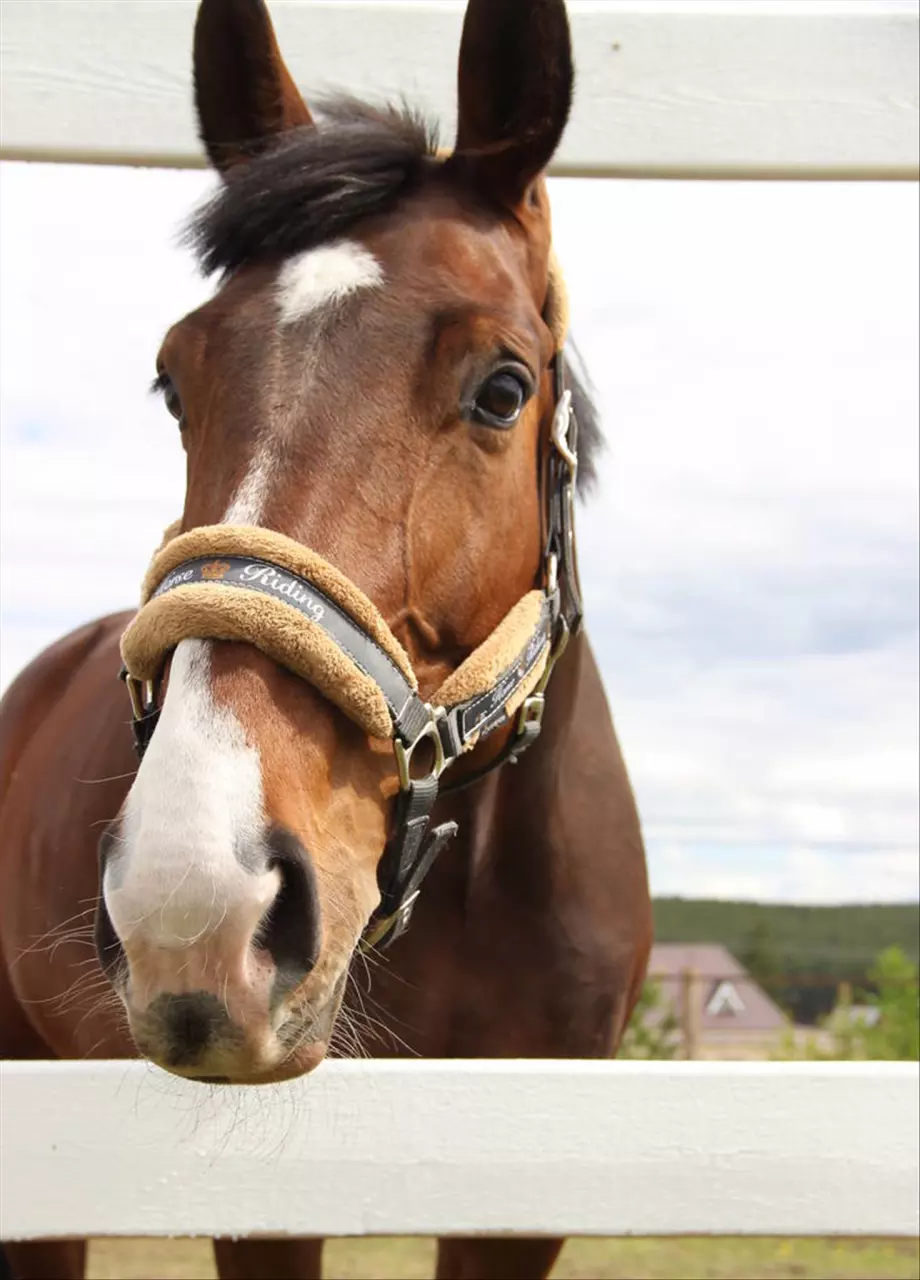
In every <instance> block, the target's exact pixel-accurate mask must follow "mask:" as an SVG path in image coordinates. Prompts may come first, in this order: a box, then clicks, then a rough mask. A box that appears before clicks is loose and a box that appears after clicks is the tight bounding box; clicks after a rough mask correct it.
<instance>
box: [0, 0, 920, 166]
mask: <svg viewBox="0 0 920 1280" xmlns="http://www.w3.org/2000/svg"><path fill="white" fill-rule="evenodd" d="M269 3H270V7H271V11H272V14H273V17H274V20H275V26H276V28H277V30H278V38H279V42H280V45H281V48H282V50H283V52H284V54H285V57H286V58H287V60H288V63H289V65H290V67H291V70H292V72H293V74H294V78H295V80H297V81H298V83H299V84H301V85H303V86H304V87H305V88H306V89H307V90H308V91H309V90H311V89H312V90H313V91H314V92H316V91H317V90H318V89H322V88H330V87H336V86H337V87H344V88H348V89H351V90H353V91H355V92H357V93H359V94H362V95H383V96H390V97H395V96H397V95H399V94H400V93H405V94H406V95H408V96H409V97H410V98H411V99H413V100H414V101H417V102H418V103H419V104H420V105H422V106H425V107H427V108H429V109H431V110H433V111H434V112H436V113H437V115H438V116H439V117H440V118H441V119H442V120H443V121H444V125H445V127H444V137H445V139H446V140H447V139H449V138H450V137H451V136H452V133H453V118H454V93H455V83H456V60H457V48H458V44H459V34H460V24H461V20H462V15H463V9H464V5H463V3H461V2H457V3H454V2H452V0H447V2H446V3H444V2H442V0H408V2H406V0H400V2H392V0H269ZM195 8H196V4H195V0H168V3H164V0H3V6H2V57H3V76H2V154H3V155H4V156H7V157H16V156H18V157H22V158H31V159H56V160H71V161H73V160H100V161H106V162H109V163H115V164H163V165H180V166H187V165H198V164H201V163H203V158H202V153H201V148H200V146H199V143H198V140H197V138H196V135H195V127H194V121H193V117H192V110H191V94H190V87H189V72H190V62H191V53H190V50H191V32H192V24H193V22H194V15H195ZM569 8H570V12H571V22H572V30H573V35H574V40H575V56H576V64H577V68H578V89H577V99H576V105H575V110H574V112H573V116H572V122H571V125H570V127H569V129H568V131H567V133H566V136H565V141H564V143H563V147H562V150H561V152H560V155H559V157H558V159H557V163H556V165H555V172H557V173H569V174H572V173H578V174H597V175H606V176H613V175H621V176H629V177H688V178H700V177H717V178H745V177H761V178H763V177H789V178H915V177H916V176H917V172H918V166H920V155H918V152H920V143H918V129H917V98H918V88H917V84H918V56H920V55H918V15H917V10H916V6H915V5H912V4H910V3H909V2H908V3H905V2H904V0H759V2H756V3H752V2H751V0H747V2H744V0H742V2H739V0H703V2H700V0H652V2H649V0H646V2H645V3H641V2H640V3H636V2H635V0H633V3H618V2H611V0H599V2H598V0H589V2H586V3H585V2H580V0H573V2H571V3H570V5H569Z"/></svg>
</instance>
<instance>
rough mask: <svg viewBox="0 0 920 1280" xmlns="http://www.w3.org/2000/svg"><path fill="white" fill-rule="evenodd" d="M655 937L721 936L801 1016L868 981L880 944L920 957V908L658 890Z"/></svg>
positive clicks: (825, 1008)
mask: <svg viewBox="0 0 920 1280" xmlns="http://www.w3.org/2000/svg"><path fill="white" fill-rule="evenodd" d="M653 905H654V914H655V939H656V941H657V942H721V943H722V944H723V946H725V947H727V948H728V950H729V951H730V952H731V953H732V955H734V956H735V957H736V958H737V959H738V960H740V961H741V963H742V964H743V965H745V967H746V968H747V969H748V970H749V971H750V972H751V973H752V974H753V975H754V976H755V977H756V978H757V979H758V981H759V982H760V983H761V984H762V985H763V986H764V987H766V988H767V990H768V991H769V992H770V994H771V995H773V996H774V998H775V999H777V1000H779V1001H780V1003H781V1004H783V1005H784V1006H785V1007H786V1008H787V1009H788V1010H789V1011H790V1012H791V1013H793V1014H794V1015H795V1017H796V1018H797V1019H798V1020H799V1021H803V1022H813V1021H815V1019H816V1018H818V1017H820V1016H821V1015H822V1014H823V1013H827V1012H829V1010H830V1009H831V1008H832V1007H833V1004H834V1000H835V997H836V990H837V984H838V983H840V982H850V983H852V984H853V985H854V986H855V987H857V988H860V987H863V988H864V987H867V986H868V985H869V983H868V979H867V976H866V975H867V972H868V970H869V969H870V968H871V966H872V963H873V961H874V960H875V958H876V956H877V955H878V954H879V952H880V951H884V949H885V948H886V947H891V946H898V947H900V948H901V949H902V951H904V952H905V954H906V955H908V956H909V957H910V958H911V959H912V960H913V962H914V963H915V964H918V963H920V909H918V907H917V906H914V905H911V904H909V903H908V904H904V905H901V904H896V905H887V904H885V905H874V906H843V907H792V906H786V905H784V904H781V903H776V904H772V903H754V902H723V901H717V900H712V899H705V898H699V899H690V898H656V899H655V901H654V904H653Z"/></svg>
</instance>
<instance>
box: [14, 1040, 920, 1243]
mask: <svg viewBox="0 0 920 1280" xmlns="http://www.w3.org/2000/svg"><path fill="white" fill-rule="evenodd" d="M918 1097H920V1093H918V1069H917V1065H916V1064H900V1063H638V1062H634V1063H630V1062H623V1063H597V1062H543V1061H541V1062H522V1061H510V1062H455V1061H444V1062H442V1061H433V1062H393V1061H386V1062H381V1061H378V1062H334V1063H328V1064H326V1065H324V1066H323V1067H321V1068H320V1069H319V1071H318V1072H317V1073H316V1074H315V1075H312V1076H310V1077H307V1078H305V1079H301V1080H298V1081H294V1082H292V1083H290V1084H286V1085H279V1086H276V1087H275V1088H272V1089H269V1090H245V1089H242V1090H236V1089H229V1090H227V1089H214V1090H212V1089H208V1088H207V1087H206V1086H201V1085H192V1084H186V1083H184V1082H182V1081H178V1080H176V1079H175V1078H173V1077H170V1076H167V1075H165V1074H164V1073H162V1072H159V1071H157V1070H155V1069H153V1068H151V1067H149V1066H146V1065H145V1064H143V1063H141V1062H131V1063H125V1062H101V1063H98V1062H97V1063H35V1062H28V1063H12V1062H10V1063H4V1064H2V1069H0V1108H2V1109H0V1128H2V1134H3V1141H2V1148H0V1151H2V1155H0V1185H2V1187H3V1194H2V1197H0V1237H2V1238H6V1239H19V1238H32V1237H38V1236H68V1235H127V1236H133V1235H185V1234H189V1235H194V1234H200V1235H256V1234H261V1233H268V1234H280V1235H283V1234H286V1233H293V1234H302V1235H388V1234H404V1233H405V1234H418V1235H437V1234H442V1235H451V1234H455V1235H456V1234H469V1233H490V1232H515V1233H531V1234H533V1233H536V1234H557V1233H558V1234H563V1235H625V1234H636V1235H682V1234H701V1233H712V1234H739V1233H740V1234H745V1233H751V1234H758V1235H772V1234H789V1235H831V1234H841V1235H860V1234H863V1235H904V1236H910V1235H916V1234H917V1232H918V1229H920V1222H918V1214H920V1211H918V1141H920V1139H918V1120H920V1105H918Z"/></svg>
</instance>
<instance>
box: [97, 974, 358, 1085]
mask: <svg viewBox="0 0 920 1280" xmlns="http://www.w3.org/2000/svg"><path fill="white" fill-rule="evenodd" d="M346 975H347V970H343V972H342V973H341V974H340V975H339V977H338V979H337V980H336V981H335V982H334V984H333V985H332V988H331V990H330V989H329V988H327V993H328V994H326V995H325V997H324V998H323V997H321V998H320V999H319V1000H315V1002H314V1003H307V1002H306V1001H301V1002H299V1003H293V1004H287V1003H286V1002H285V1004H283V1005H282V1006H280V1007H279V1006H275V1007H274V1008H272V1007H271V1005H270V1004H266V1005H265V1007H264V1008H259V1009H256V1008H255V1007H254V1006H253V1005H250V1006H249V1008H248V1010H247V1013H248V1016H246V1017H241V1018H237V1019H234V1018H233V1017H232V1016H231V1012H230V1009H231V1007H232V1006H230V1005H228V1002H227V1001H226V1000H220V999H218V998H217V997H216V996H215V995H214V994H213V993H211V992H207V991H203V990H195V991H190V992H165V993H161V994H160V995H159V996H158V997H157V998H156V999H154V1000H153V1001H152V1002H151V1003H150V1004H149V1005H148V1006H147V1007H146V1008H145V1009H144V1010H143V1011H138V1010H137V1009H135V1008H132V1004H131V1000H130V996H129V995H128V993H127V992H123V993H122V999H123V1000H124V1003H125V1007H126V1010H127V1013H128V1021H129V1025H130V1027H131V1033H132V1035H133V1037H134V1042H135V1044H136V1046H137V1049H138V1050H139V1052H140V1054H141V1055H142V1056H143V1057H145V1058H148V1059H149V1060H150V1061H151V1062H152V1063H154V1065H156V1066H159V1067H162V1068H163V1069H164V1070H165V1071H169V1072H171V1073H172V1074H173V1075H177V1076H181V1077H182V1078H183V1079H186V1080H196V1081H200V1082H202V1083H206V1084H277V1083H278V1082H279V1081H283V1080H291V1079H293V1078H295V1077H296V1076H301V1075H305V1074H307V1073H308V1072H310V1071H313V1070H315V1068H316V1067H318V1066H319V1064H320V1063H321V1062H322V1060H323V1058H325V1056H326V1053H327V1051H328V1047H329V1042H330V1039H331V1038H332V1031H333V1026H334V1024H335V1019H336V1016H337V1014H338V1012H339V1008H340V1006H341V1002H342V995H343V992H344V988H345V979H346ZM295 999H296V996H295Z"/></svg>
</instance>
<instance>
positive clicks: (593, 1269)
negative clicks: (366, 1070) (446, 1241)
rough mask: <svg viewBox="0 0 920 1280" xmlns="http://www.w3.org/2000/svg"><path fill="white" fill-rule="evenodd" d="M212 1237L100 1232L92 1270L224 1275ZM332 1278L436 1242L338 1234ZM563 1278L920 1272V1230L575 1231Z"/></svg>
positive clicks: (428, 1272) (384, 1276) (836, 1277)
mask: <svg viewBox="0 0 920 1280" xmlns="http://www.w3.org/2000/svg"><path fill="white" fill-rule="evenodd" d="M216 1274H217V1273H216V1271H215V1270H214V1262H213V1256H212V1253H211V1246H210V1243H209V1242H208V1241H206V1240H94V1241H92V1243H91V1245H90V1257H89V1268H88V1271H87V1278H88V1280H215V1277H216ZM324 1274H325V1277H326V1280H395V1278H396V1277H399V1280H429V1277H431V1276H432V1275H433V1274H434V1242H433V1241H431V1240H418V1239H408V1238H406V1239H386V1240H385V1239H370V1240H332V1241H330V1242H329V1244H328V1245H327V1246H326V1252H325V1268H324ZM554 1280H920V1243H918V1241H916V1240H849V1239H848V1240H813V1239H807V1240H799V1239H796V1240H786V1239H780V1238H774V1237H766V1238H756V1237H753V1238H752V1237H746V1238H735V1237H731V1238H716V1239H707V1238H703V1237H690V1238H677V1239H655V1240H646V1239H641V1240H638V1239H630V1240H609V1239H597V1240H595V1239H591V1240H571V1241H569V1243H568V1244H567V1245H566V1246H565V1249H564V1250H563V1252H562V1256H561V1258H560V1259H559V1262H558V1264H557V1266H556V1270H555V1272H554Z"/></svg>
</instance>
